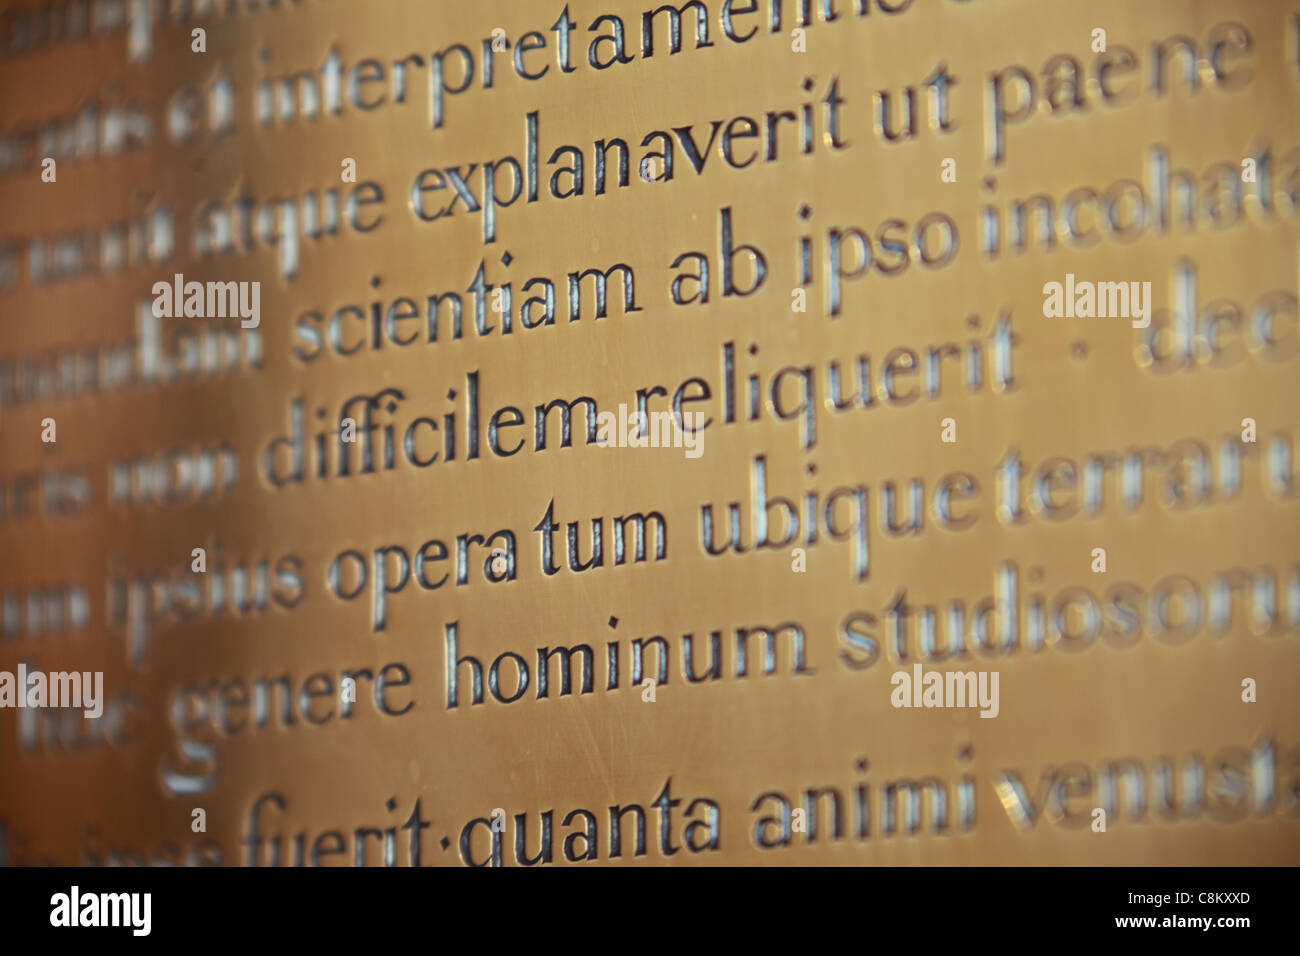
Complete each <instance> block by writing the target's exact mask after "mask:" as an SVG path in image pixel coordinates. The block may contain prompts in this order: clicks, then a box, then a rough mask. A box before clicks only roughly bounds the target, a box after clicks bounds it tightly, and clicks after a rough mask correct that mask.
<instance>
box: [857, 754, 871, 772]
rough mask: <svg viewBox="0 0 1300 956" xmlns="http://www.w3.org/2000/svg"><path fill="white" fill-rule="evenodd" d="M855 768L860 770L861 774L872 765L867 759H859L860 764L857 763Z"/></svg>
mask: <svg viewBox="0 0 1300 956" xmlns="http://www.w3.org/2000/svg"><path fill="white" fill-rule="evenodd" d="M853 766H854V767H856V768H857V769H858V772H859V773H861V772H862V771H865V770H866V769H867V768H868V767H870V766H871V764H869V763H867V758H866V757H859V758H858V762H857V763H855V764H854V765H853Z"/></svg>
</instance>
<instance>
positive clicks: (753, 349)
mask: <svg viewBox="0 0 1300 956" xmlns="http://www.w3.org/2000/svg"><path fill="white" fill-rule="evenodd" d="M749 354H750V355H757V354H758V346H757V345H753V344H751V345H750V346H749Z"/></svg>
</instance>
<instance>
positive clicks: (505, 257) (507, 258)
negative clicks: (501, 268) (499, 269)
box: [501, 249, 515, 266]
mask: <svg viewBox="0 0 1300 956" xmlns="http://www.w3.org/2000/svg"><path fill="white" fill-rule="evenodd" d="M514 261H515V257H514V256H512V255H511V254H510V250H509V249H507V250H506V251H505V252H503V253H502V254H501V262H502V264H503V265H507V266H508V265H510V263H512V262H514Z"/></svg>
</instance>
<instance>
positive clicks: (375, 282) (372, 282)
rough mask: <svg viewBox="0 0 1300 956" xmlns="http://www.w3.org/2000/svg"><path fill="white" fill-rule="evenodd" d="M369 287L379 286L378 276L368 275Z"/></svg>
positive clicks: (376, 287) (375, 287)
mask: <svg viewBox="0 0 1300 956" xmlns="http://www.w3.org/2000/svg"><path fill="white" fill-rule="evenodd" d="M370 288H372V289H378V288H379V276H371V277H370Z"/></svg>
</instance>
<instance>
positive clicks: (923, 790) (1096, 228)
mask: <svg viewBox="0 0 1300 956" xmlns="http://www.w3.org/2000/svg"><path fill="white" fill-rule="evenodd" d="M72 6H73V5H62V6H61V5H58V4H19V3H11V2H5V3H0V10H3V12H4V19H3V24H4V26H3V28H2V32H0V42H2V45H3V48H4V53H3V55H0V209H2V210H3V215H0V309H2V310H3V316H4V321H3V329H4V331H3V338H2V339H0V442H2V443H3V445H2V447H3V451H4V456H3V457H4V465H3V467H2V468H0V506H2V507H0V519H2V520H0V543H2V549H0V555H2V556H0V625H2V630H3V639H2V640H0V671H4V672H10V673H16V671H17V669H18V666H19V664H20V663H21V664H24V665H26V667H27V670H28V671H29V672H30V671H33V670H38V669H39V670H41V671H43V672H54V671H62V670H76V671H79V672H91V673H93V672H96V671H102V672H103V674H104V686H105V700H104V701H103V714H102V716H101V717H99V718H97V719H83V718H82V717H81V716H79V714H80V711H77V712H73V711H72V710H67V711H60V712H56V711H52V710H48V709H44V710H42V709H33V708H26V707H23V708H18V707H16V706H12V705H7V706H5V707H3V708H0V765H2V766H4V767H5V768H7V769H6V772H5V773H4V774H3V775H0V778H2V780H3V782H0V828H2V829H0V858H3V859H4V860H5V861H7V862H10V863H15V862H16V863H27V862H38V861H42V860H47V859H48V860H54V861H59V862H79V863H81V862H84V863H100V862H113V861H123V860H126V861H144V862H149V861H174V862H191V863H202V862H221V863H228V864H249V863H254V864H258V865H269V864H277V863H278V864H281V865H290V864H294V863H306V864H321V865H339V864H349V863H368V864H372V865H379V864H389V865H408V864H413V863H418V864H419V865H449V864H459V863H463V862H475V863H483V862H501V863H504V864H507V865H515V864H516V863H527V862H530V861H533V862H538V861H545V862H553V863H556V864H563V863H566V862H576V861H580V860H594V861H599V862H602V863H604V862H612V861H618V862H647V863H656V864H657V863H674V864H675V863H722V862H725V863H744V864H752V863H765V862H776V863H795V864H871V865H890V864H944V863H948V864H969V863H991V864H1011V863H1038V864H1042V863H1057V862H1071V863H1170V864H1190V863H1206V862H1209V863H1222V864H1238V863H1247V862H1253V863H1297V862H1300V854H1298V853H1297V847H1300V839H1298V833H1300V830H1298V827H1300V824H1298V823H1297V815H1298V814H1300V789H1298V786H1300V779H1298V777H1297V774H1298V773H1300V736H1298V734H1300V704H1297V696H1296V693H1295V687H1296V680H1297V678H1298V677H1300V644H1298V642H1297V637H1298V636H1300V561H1297V558H1298V557H1300V555H1297V552H1296V543H1297V531H1298V530H1300V521H1298V519H1297V507H1298V506H1297V502H1296V486H1295V457H1294V455H1295V452H1294V441H1295V435H1296V431H1297V427H1300V417H1298V416H1297V412H1296V408H1297V403H1296V398H1297V392H1296V385H1295V382H1296V361H1297V356H1296V344H1297V309H1296V292H1297V288H1296V279H1297V261H1298V259H1297V251H1296V236H1297V232H1296V221H1297V211H1298V210H1300V141H1297V136H1296V130H1295V123H1294V117H1295V115H1296V112H1297V106H1300V102H1298V101H1300V66H1298V65H1297V58H1296V54H1295V50H1296V49H1297V47H1298V45H1300V8H1296V7H1295V5H1294V4H1279V3H1274V2H1265V0H1261V2H1241V3H1237V4H1233V5H1232V9H1231V10H1223V9H1219V8H1215V9H1214V10H1210V9H1209V8H1208V7H1203V6H1201V5H1186V4H1181V3H1175V2H1152V3H1145V4H1140V5H1136V4H1129V3H1124V2H1119V0H1107V2H1095V3H1089V4H1081V3H1080V4H1070V3H1051V4H1034V5H1032V6H1031V5H1017V6H1014V7H1012V6H1011V5H994V4H959V3H949V2H944V3H938V2H934V3H923V2H919V0H918V2H916V3H910V4H909V3H896V4H884V3H879V2H863V3H860V4H849V3H841V4H838V5H836V4H810V5H806V6H808V8H809V10H810V13H809V16H810V17H811V18H812V22H811V23H801V22H800V16H801V15H800V12H799V11H800V10H801V9H802V8H803V6H805V5H801V4H790V3H785V4H782V3H778V2H776V0H762V2H760V3H759V4H756V5H755V8H754V10H753V11H752V12H750V11H748V10H747V9H745V8H741V7H739V6H738V5H736V4H734V3H721V2H719V3H706V4H701V5H696V7H688V8H685V9H684V10H683V11H682V12H681V14H680V23H675V16H676V15H675V14H674V13H673V12H672V11H669V10H666V9H665V8H660V9H659V10H658V11H656V10H655V9H654V6H653V5H652V4H647V3H637V2H634V0H600V2H597V0H572V2H570V3H569V5H568V7H564V8H563V9H564V10H567V14H565V13H561V11H560V7H563V5H562V4H561V5H559V7H557V8H556V9H555V10H554V11H549V15H543V14H542V12H541V10H540V9H536V8H535V9H525V8H523V7H521V6H520V5H517V4H516V5H510V4H506V3H501V2H491V3H488V2H485V3H479V4H472V5H451V4H409V3H404V2H401V0H369V2H367V3H366V4H364V5H360V4H358V5H351V4H342V3H332V2H324V0H321V2H310V0H300V2H284V3H281V4H278V5H272V6H270V7H265V6H264V7H260V8H258V9H257V10H251V9H245V6H244V5H232V6H235V7H238V12H234V13H230V14H229V15H226V14H224V13H191V14H186V15H184V16H182V15H180V14H175V13H172V12H171V11H172V8H173V7H174V6H177V5H170V4H154V5H152V7H153V8H154V9H153V13H154V19H153V20H151V21H149V22H147V23H146V22H144V21H140V20H138V19H137V14H136V13H135V12H130V13H129V15H125V16H124V18H122V19H114V18H113V17H111V16H110V15H109V12H108V11H109V6H110V5H107V4H103V3H100V4H92V5H91V6H92V7H96V8H102V11H101V13H100V14H99V15H97V16H96V17H93V18H92V20H91V21H88V22H87V23H86V24H82V23H81V21H78V20H76V19H75V18H70V17H71V15H70V14H68V13H67V11H68V10H70V9H71V7H72ZM181 6H183V5H181ZM217 7H218V8H219V11H224V10H225V5H220V4H219V5H217ZM697 7H698V8H700V9H703V10H705V11H706V17H705V18H704V19H703V20H697V18H696V8H697ZM134 9H135V8H134V7H132V8H131V10H132V11H134ZM177 9H179V7H177ZM826 10H830V11H832V12H833V13H834V14H835V16H834V18H833V19H829V22H828V17H827V14H826V13H825V11H826ZM34 11H43V12H34ZM164 11H167V12H166V13H164ZM774 11H776V12H774ZM556 14H559V19H558V20H554V22H552V21H553V19H554V17H555V16H556ZM199 27H202V28H203V29H204V30H205V31H206V32H205V34H204V44H203V45H204V50H203V52H197V51H196V49H195V47H196V44H197V42H198V41H197V39H196V37H195V35H194V33H193V31H194V30H195V29H197V28H199ZM616 27H617V28H618V29H616ZM1099 30H1100V31H1103V33H1104V35H1102V36H1100V38H1099V35H1098V33H1097V31H1099ZM620 37H621V39H620ZM420 51H423V52H420ZM47 157H48V158H50V159H53V160H55V167H54V168H55V169H57V175H56V176H55V177H54V179H53V181H45V180H43V179H42V172H43V171H44V170H45V169H46V168H47V166H46V164H44V163H43V162H42V161H43V160H44V159H45V158H47ZM350 173H354V175H350ZM760 257H761V259H760ZM706 261H707V267H706V265H705V263H706ZM178 276H179V278H178ZM190 282H195V283H201V284H203V285H202V287H201V288H202V289H203V290H205V293H206V290H207V288H208V287H207V285H206V284H207V283H221V284H222V285H221V286H220V287H218V289H217V291H218V293H219V294H224V290H225V289H226V288H227V287H226V286H225V283H258V285H257V286H256V289H257V290H258V294H259V296H260V298H259V299H258V300H257V302H258V303H259V310H260V312H259V319H258V322H257V324H256V326H255V327H254V326H251V325H246V327H241V321H240V314H239V313H234V316H233V318H232V317H230V316H231V315H232V312H233V307H232V309H231V310H226V312H225V317H222V316H220V315H217V316H213V315H212V314H211V301H212V300H211V299H209V298H208V297H207V295H206V294H205V295H204V296H202V297H201V298H200V299H199V300H195V303H196V304H195V307H194V308H193V309H191V310H188V312H187V308H186V306H185V302H184V300H185V299H187V298H188V291H187V288H188V287H187V283H190ZM159 283H161V284H162V286H163V288H173V289H174V288H176V284H177V283H179V284H180V286H179V289H180V292H181V295H178V296H173V298H175V299H176V301H175V302H174V303H173V305H174V307H175V308H174V309H172V310H171V311H173V312H174V313H175V314H174V315H172V316H167V315H165V314H163V315H159V314H157V313H156V312H155V311H154V308H153V305H152V302H153V300H154V299H155V297H156V296H157V295H158V292H157V290H156V289H155V285H156V284H159ZM1053 283H1055V284H1056V285H1055V287H1053V286H1052V285H1051V284H1053ZM1121 284H1122V285H1121ZM229 288H230V289H232V290H234V291H235V292H236V293H237V292H239V291H244V292H246V293H248V292H250V291H251V290H252V289H253V288H254V287H253V286H251V285H249V286H242V287H241V286H238V285H236V286H231V287H229ZM1053 289H1054V290H1055V291H1053ZM1054 295H1055V296H1059V298H1057V299H1055V300H1054V299H1053V296H1054ZM232 301H236V302H237V301H240V300H238V299H236V300H232ZM243 301H244V302H245V304H246V305H247V304H248V303H249V302H250V301H251V300H250V299H248V298H245V299H244V300H243ZM1054 302H1055V304H1053V303H1054ZM1058 309H1059V314H1057V313H1058ZM195 313H198V314H195ZM245 314H249V313H245ZM1102 315H1105V316H1107V317H1105V318H1102V317H1099V316H1102ZM248 321H251V320H248ZM619 406H623V408H622V409H620V407H619ZM639 413H644V415H645V422H646V425H647V426H650V425H651V424H653V425H654V427H655V428H656V429H661V428H662V429H665V430H657V431H656V432H654V433H653V434H655V435H657V436H660V437H662V436H670V438H669V439H668V440H660V439H659V438H655V439H653V440H651V439H650V438H649V436H647V440H646V441H644V443H642V441H640V440H639V439H640V436H639V435H638V433H637V431H636V423H637V422H638V421H639V420H640V419H638V414H639ZM670 413H686V414H690V415H694V414H697V413H698V414H700V415H702V416H704V421H705V422H706V423H707V424H706V425H705V427H704V428H703V429H702V430H701V431H700V432H699V433H698V435H696V434H692V435H691V436H689V437H690V438H691V439H698V441H699V444H698V448H697V451H698V455H696V454H692V453H690V452H691V446H690V441H689V440H688V441H686V442H682V441H680V440H678V441H676V442H674V441H673V440H671V436H674V435H675V437H676V438H677V439H681V438H682V437H683V436H682V434H681V432H680V431H677V432H674V429H675V428H677V427H678V426H677V420H676V419H668V418H665V415H667V414H670ZM46 419H52V420H53V421H54V422H55V423H56V424H57V440H56V441H54V442H46V441H43V440H42V435H43V434H44V432H45V430H46V429H47V427H48V426H47V425H46ZM691 420H692V419H687V423H688V424H689V422H690V421H691ZM348 421H350V422H351V426H349V425H348ZM629 423H630V424H629ZM349 427H351V429H352V431H351V432H350V433H349V432H348V431H347V429H348V428H349ZM349 436H351V437H355V442H353V441H351V440H349ZM196 549H202V554H203V563H202V570H196V567H198V561H199V558H198V556H197V554H196ZM458 662H459V663H458ZM962 675H969V676H962ZM11 689H12V688H11ZM3 702H4V684H3V679H2V678H0V703H3ZM15 703H16V700H15ZM633 805H635V806H633ZM200 810H202V811H203V813H202V814H201V815H200V814H199V813H198V812H197V811H200ZM1099 811H1104V812H1102V813H1099ZM200 822H203V823H204V825H205V829H203V830H200V829H199V823H200Z"/></svg>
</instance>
